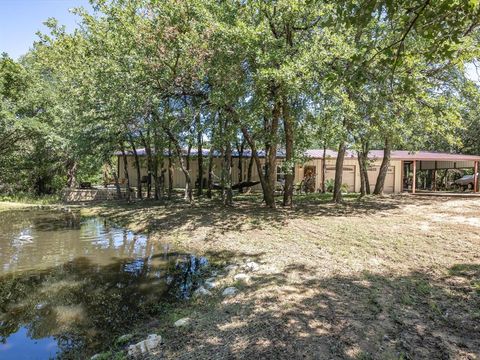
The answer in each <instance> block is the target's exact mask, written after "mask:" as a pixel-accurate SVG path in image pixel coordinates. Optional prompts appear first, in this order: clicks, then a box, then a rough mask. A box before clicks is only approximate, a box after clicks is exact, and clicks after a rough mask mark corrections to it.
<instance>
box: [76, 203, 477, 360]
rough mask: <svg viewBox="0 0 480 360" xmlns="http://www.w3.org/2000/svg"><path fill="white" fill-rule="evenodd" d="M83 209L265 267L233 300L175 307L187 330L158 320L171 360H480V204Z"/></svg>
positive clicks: (191, 246) (191, 247)
mask: <svg viewBox="0 0 480 360" xmlns="http://www.w3.org/2000/svg"><path fill="white" fill-rule="evenodd" d="M85 211H87V212H88V213H94V214H98V215H101V216H107V217H108V218H110V219H112V220H113V221H115V222H117V223H121V224H124V225H126V226H128V227H130V228H132V229H135V230H137V231H139V230H141V231H147V232H149V233H151V234H152V236H153V237H154V238H155V239H156V241H159V242H169V243H172V244H175V246H180V247H182V248H185V249H189V251H191V252H195V253H201V254H209V253H210V254H215V255H217V256H219V257H222V256H223V257H224V258H228V259H229V262H230V263H232V264H242V263H245V261H246V260H247V259H250V260H252V261H255V262H256V263H258V264H260V269H259V271H258V272H256V273H255V274H254V275H250V278H249V279H248V281H247V282H245V283H240V279H241V278H242V276H240V277H237V280H238V281H237V280H235V275H236V274H232V275H231V277H227V278H228V281H227V282H226V283H225V284H224V285H223V289H224V288H225V287H228V286H231V285H233V286H237V284H238V286H239V288H241V291H240V292H239V293H237V294H236V295H235V296H233V297H230V298H223V297H222V296H221V293H217V295H215V296H213V297H207V298H202V299H200V300H198V299H194V300H193V301H192V302H190V303H188V304H186V306H185V307H179V308H177V309H176V310H175V312H176V313H178V315H177V316H176V317H175V319H177V320H178V319H180V318H184V317H188V318H190V319H192V321H191V322H190V323H189V325H188V326H185V327H178V328H177V327H175V326H173V325H171V324H173V319H170V321H163V320H159V322H158V323H157V326H153V328H154V329H155V331H156V333H158V334H159V335H161V336H162V339H163V340H162V341H163V342H164V343H163V345H162V353H163V354H164V356H165V357H166V358H177V359H187V358H190V357H191V356H192V354H195V358H199V359H211V358H214V359H215V358H232V357H233V358H252V357H269V358H298V357H305V358H325V359H329V358H338V357H339V358H349V359H355V358H376V357H378V358H392V359H397V358H401V357H402V356H403V357H404V358H408V357H411V358H415V357H419V356H420V357H425V358H432V357H437V356H438V354H439V353H441V354H443V355H442V356H445V357H451V358H475V354H477V353H479V352H480V340H479V339H478V338H477V337H476V336H474V334H475V333H477V331H478V311H477V310H476V305H475V304H478V301H479V293H478V292H477V291H476V290H475V285H474V284H476V283H479V282H480V268H479V265H478V264H480V226H478V224H477V223H476V222H475V221H476V220H475V219H478V218H480V200H478V199H445V198H438V199H436V198H435V199H419V198H413V197H408V196H403V197H385V198H380V199H373V198H368V199H366V200H365V201H361V202H357V201H355V200H352V201H349V202H347V203H346V204H344V205H334V204H331V203H329V202H328V201H325V199H323V198H321V197H319V198H315V197H312V198H309V199H306V200H305V201H297V206H296V208H295V209H294V210H284V209H278V210H276V211H271V210H269V209H265V208H263V207H261V206H259V205H258V203H254V202H251V201H238V202H237V203H236V206H235V207H233V208H224V207H222V206H220V205H219V204H218V203H206V204H202V205H197V206H193V207H191V206H186V205H183V204H174V205H169V206H167V207H165V206H157V205H154V204H139V203H135V204H132V205H120V206H117V205H102V206H97V207H92V208H88V209H85ZM472 284H473V285H472ZM162 324H163V325H162ZM169 324H170V325H169ZM148 327H149V326H148V324H147V325H144V326H143V328H144V329H145V328H148ZM147 333H149V332H148V331H145V335H147ZM365 334H368V336H366V335H365ZM433 334H435V335H433ZM426 338H428V339H430V340H429V341H425V339H426Z"/></svg>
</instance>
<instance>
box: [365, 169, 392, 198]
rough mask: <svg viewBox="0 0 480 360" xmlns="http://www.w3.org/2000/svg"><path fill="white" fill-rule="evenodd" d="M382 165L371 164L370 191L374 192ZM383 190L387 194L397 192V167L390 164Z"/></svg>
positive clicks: (369, 172)
mask: <svg viewBox="0 0 480 360" xmlns="http://www.w3.org/2000/svg"><path fill="white" fill-rule="evenodd" d="M379 171H380V166H371V167H369V168H368V182H369V183H370V191H371V192H373V190H374V189H375V184H376V183H377V178H378V173H379ZM383 192H384V193H386V194H392V193H394V192H395V167H394V166H389V167H388V170H387V176H386V177H385V185H384V186H383Z"/></svg>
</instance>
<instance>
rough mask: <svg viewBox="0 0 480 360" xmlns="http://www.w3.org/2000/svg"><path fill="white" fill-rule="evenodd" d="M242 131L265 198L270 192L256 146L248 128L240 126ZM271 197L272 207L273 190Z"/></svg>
mask: <svg viewBox="0 0 480 360" xmlns="http://www.w3.org/2000/svg"><path fill="white" fill-rule="evenodd" d="M242 133H243V136H244V137H245V139H246V140H247V142H248V145H249V146H250V149H251V151H252V158H253V160H254V161H255V165H256V166H257V171H258V177H259V179H260V184H261V185H262V189H263V196H264V199H265V200H266V194H268V193H270V190H269V188H268V184H267V177H266V176H265V173H264V172H263V169H262V163H261V161H260V158H259V157H258V153H257V146H256V145H255V142H254V140H253V139H252V138H251V137H250V134H249V133H248V130H247V129H246V128H245V127H243V128H242ZM250 176H251V174H250ZM271 197H272V198H273V199H270V201H273V208H274V207H275V198H274V194H273V192H272V193H271ZM267 206H268V202H267ZM271 207H272V206H271Z"/></svg>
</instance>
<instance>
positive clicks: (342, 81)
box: [0, 0, 480, 193]
mask: <svg viewBox="0 0 480 360" xmlns="http://www.w3.org/2000/svg"><path fill="white" fill-rule="evenodd" d="M93 3H94V5H95V6H94V8H95V12H94V13H87V12H86V11H85V10H83V9H77V10H75V11H76V12H77V13H78V14H79V15H80V16H81V18H82V22H81V28H80V29H77V30H76V31H74V32H73V33H67V32H66V31H65V28H64V27H62V26H60V25H59V24H58V22H57V21H56V20H55V19H49V20H47V22H46V24H47V26H48V27H49V28H50V33H49V34H42V35H40V39H39V41H38V42H36V43H35V46H34V48H33V50H32V51H31V52H29V53H28V54H27V55H26V56H25V57H24V58H22V59H21V60H20V61H18V62H16V61H13V60H12V59H10V58H8V56H7V55H2V58H1V60H0V96H1V102H0V137H1V138H2V139H5V140H4V141H2V143H1V144H0V170H1V172H0V192H4V193H13V192H15V191H30V192H37V193H52V192H56V191H58V190H59V189H60V188H62V187H63V186H64V185H65V184H66V183H67V182H68V183H71V184H73V185H74V183H75V182H77V183H78V182H79V181H90V182H96V183H99V182H102V179H101V177H102V175H101V174H102V173H101V169H102V166H103V165H105V164H106V163H109V162H110V157H111V155H112V153H113V152H114V151H115V150H119V149H121V148H125V149H132V148H133V147H135V148H140V147H142V148H143V147H145V148H147V149H148V150H149V151H150V153H151V154H153V155H151V156H150V157H149V158H148V160H147V164H148V167H149V168H150V170H152V169H155V168H157V167H158V166H159V164H161V163H162V162H163V161H164V156H163V151H158V152H154V151H151V150H152V149H162V150H163V149H167V148H168V146H169V144H170V145H173V147H174V148H175V147H176V146H177V145H178V146H179V147H181V148H188V147H190V148H195V147H196V146H198V145H199V144H198V143H199V142H200V143H205V144H202V145H205V146H206V145H208V146H209V147H213V148H215V149H217V150H219V151H220V152H222V153H225V152H226V151H227V149H229V148H234V147H235V144H236V143H237V142H239V143H241V142H246V143H247V147H248V148H251V147H252V146H254V147H256V148H257V149H258V150H259V151H262V150H263V151H266V152H267V153H268V151H270V149H275V148H284V147H286V146H287V145H290V147H291V149H290V150H291V151H290V153H289V154H288V158H287V159H286V161H285V169H284V170H285V173H287V174H288V173H290V172H291V168H292V166H293V165H294V164H295V163H303V162H304V161H305V159H304V157H303V153H304V150H305V149H306V148H309V147H318V148H323V147H335V148H336V147H337V145H338V143H340V142H342V143H343V142H346V143H347V144H348V147H350V148H352V149H355V150H363V151H367V150H368V149H369V148H372V147H381V146H383V144H384V143H385V141H386V140H388V141H389V143H390V144H392V147H393V148H398V147H402V148H406V149H409V150H418V149H420V148H428V149H441V150H446V151H450V150H455V151H465V152H477V153H478V152H479V151H480V150H479V148H478V141H476V139H477V138H478V134H479V125H478V124H479V122H478V116H477V115H478V114H477V112H478V111H477V109H476V108H477V107H476V104H477V103H478V89H477V86H476V85H475V84H473V83H472V82H471V81H468V80H466V79H465V76H464V63H466V62H471V61H474V59H476V58H477V57H478V28H477V26H476V24H477V19H478V13H479V4H478V1H476V0H475V1H468V2H460V1H448V0H442V1H436V2H430V1H425V0H415V1H413V2H412V1H404V0H402V1H391V0H385V1H376V2H371V1H346V2H337V3H332V2H328V1H314V2H312V1H292V0H280V1H275V2H257V1H243V2H236V1H222V2H218V1H210V0H207V1H199V0H188V1H184V2H178V1H174V0H167V1H154V0H135V1H123V0H111V1H93ZM287 125H289V126H290V130H287V129H288V127H287ZM465 129H468V132H467V131H465ZM245 134H247V137H248V138H245V137H244V135H245ZM272 151H273V150H272ZM222 171H223V173H224V174H227V175H228V171H227V172H226V171H225V169H222ZM297 180H299V179H297Z"/></svg>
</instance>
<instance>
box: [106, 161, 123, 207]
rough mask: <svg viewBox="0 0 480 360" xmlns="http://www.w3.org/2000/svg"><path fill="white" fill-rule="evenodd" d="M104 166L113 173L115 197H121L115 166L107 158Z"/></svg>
mask: <svg viewBox="0 0 480 360" xmlns="http://www.w3.org/2000/svg"><path fill="white" fill-rule="evenodd" d="M106 166H107V168H108V170H109V171H110V172H111V173H112V175H113V181H114V184H115V190H116V191H117V199H118V200H120V199H121V198H122V189H121V188H120V183H119V182H118V174H117V171H116V170H115V168H114V167H113V166H112V163H111V161H110V160H107V162H106ZM118 166H120V158H118Z"/></svg>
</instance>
